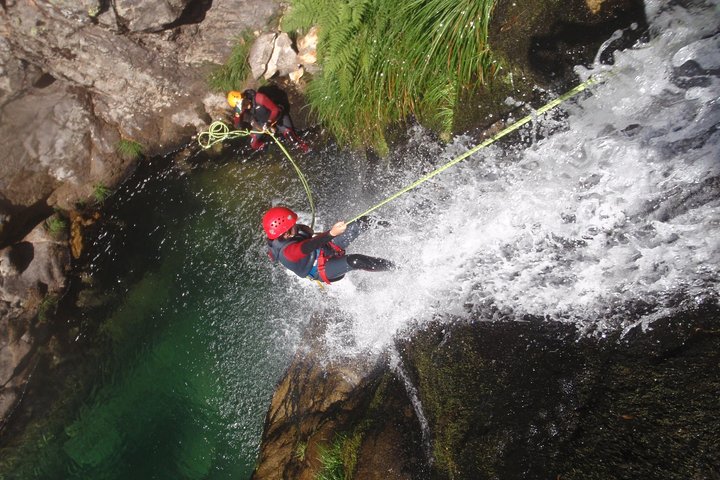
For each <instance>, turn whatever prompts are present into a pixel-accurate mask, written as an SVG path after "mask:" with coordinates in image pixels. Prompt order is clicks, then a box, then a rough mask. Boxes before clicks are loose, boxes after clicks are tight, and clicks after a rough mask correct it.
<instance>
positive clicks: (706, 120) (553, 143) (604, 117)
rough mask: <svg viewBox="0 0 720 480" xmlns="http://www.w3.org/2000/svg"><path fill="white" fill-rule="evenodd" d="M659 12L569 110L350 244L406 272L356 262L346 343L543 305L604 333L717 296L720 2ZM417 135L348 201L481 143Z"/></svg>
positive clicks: (541, 312) (393, 210)
mask: <svg viewBox="0 0 720 480" xmlns="http://www.w3.org/2000/svg"><path fill="white" fill-rule="evenodd" d="M646 10H647V15H648V19H649V20H650V22H651V32H650V33H651V34H650V39H649V40H648V41H647V42H645V43H641V44H638V45H636V46H634V47H633V48H631V49H628V50H625V51H617V52H615V53H614V64H613V65H611V66H609V65H600V64H595V65H593V66H592V68H581V67H578V68H577V69H576V70H577V73H578V74H579V76H580V78H581V80H584V79H586V78H588V77H589V76H591V75H594V74H598V73H604V74H606V75H607V80H606V81H605V82H603V83H601V84H599V85H596V86H594V87H593V88H592V89H591V92H590V93H589V94H586V95H582V96H581V97H580V98H577V99H574V100H572V101H570V102H567V103H566V104H565V105H563V106H562V107H561V110H562V111H563V112H564V115H557V114H548V115H546V116H545V117H544V118H539V119H538V121H537V122H534V123H533V124H532V126H529V127H528V126H526V127H523V130H522V132H521V137H522V138H521V141H520V142H517V141H515V142H514V143H513V142H512V141H509V140H504V141H501V142H499V143H498V144H495V145H493V146H491V147H489V148H487V149H485V150H481V151H480V152H478V153H476V154H475V155H473V156H472V157H471V158H470V159H468V160H466V161H464V162H462V163H460V164H458V165H457V166H455V167H453V168H452V169H451V170H448V171H446V172H444V173H443V174H442V175H440V176H438V177H436V179H434V180H433V181H432V182H431V183H427V184H424V185H422V186H421V187H419V188H417V189H415V190H413V191H411V192H409V193H408V194H406V195H403V196H402V197H400V198H399V199H397V200H395V201H393V202H392V203H390V204H388V205H387V206H385V207H383V209H381V210H378V212H377V214H378V216H380V217H382V218H384V219H386V220H388V221H389V222H390V223H391V224H392V225H391V227H389V228H385V229H380V230H374V231H372V232H368V233H366V234H365V235H364V236H363V237H361V239H359V240H358V241H356V243H355V244H353V245H352V246H351V248H350V251H351V252H353V251H354V252H360V253H367V254H373V255H378V256H382V257H386V258H389V259H392V260H394V261H396V262H397V263H398V264H399V265H400V269H399V271H397V272H394V273H389V274H385V273H380V274H375V273H372V274H371V273H364V272H352V273H351V274H349V275H348V276H347V278H346V279H345V280H343V281H342V282H339V283H337V284H336V285H334V286H333V287H331V288H329V289H328V292H327V295H326V296H323V297H322V300H321V301H322V302H326V301H328V298H327V297H329V298H330V299H331V300H332V301H334V302H336V303H337V305H338V306H339V308H341V309H342V310H343V311H344V312H346V313H347V314H348V315H349V316H350V317H351V318H352V319H353V320H352V321H350V322H346V325H345V329H344V331H343V332H334V333H333V332H331V333H330V334H329V335H338V338H342V342H338V344H341V345H342V346H341V347H340V348H342V349H343V351H344V353H346V354H347V353H353V352H355V353H360V352H368V351H371V352H372V351H375V352H377V351H381V350H382V349H383V348H385V347H386V346H387V345H388V344H389V343H390V342H391V341H392V338H393V337H394V336H395V335H396V334H398V332H400V331H403V330H405V329H407V328H408V327H410V326H411V325H414V324H417V323H420V324H422V323H423V322H425V321H427V320H430V319H432V318H434V317H436V316H438V315H440V314H442V315H448V314H450V315H456V316H469V315H472V316H473V317H475V318H478V319H487V320H492V319H497V318H502V319H513V318H515V319H521V318H526V317H527V316H532V317H540V318H545V319H548V320H556V321H563V322H573V323H575V324H577V325H578V326H579V328H580V329H581V331H584V332H586V333H587V334H592V335H600V336H602V335H604V334H605V333H607V332H608V331H609V330H618V329H620V330H628V329H629V328H632V327H633V326H635V325H642V326H643V327H647V326H649V325H651V324H652V322H653V320H655V319H657V318H660V317H662V316H666V315H671V314H673V313H677V312H678V311H682V310H685V309H692V308H694V307H695V306H697V305H698V304H701V303H702V302H707V301H716V300H717V298H718V293H719V292H718V278H719V277H718V274H719V273H720V196H718V192H719V191H720V161H719V160H718V159H719V158H720V155H719V152H718V139H719V135H718V131H717V130H718V124H719V122H720V106H719V105H718V97H719V96H720V88H719V83H720V78H719V77H720V35H719V34H718V18H719V14H718V5H717V3H710V2H706V3H699V4H694V5H693V6H692V7H685V6H682V5H679V4H674V3H667V2H659V1H651V2H648V3H647V5H646ZM608 73H609V74H608ZM559 93H562V92H559ZM526 108H527V111H530V106H526ZM524 114H525V113H523V115H524ZM413 134H414V137H413V139H412V140H411V145H410V146H409V147H408V153H406V154H405V155H404V156H403V158H402V159H401V162H400V163H402V165H401V168H397V166H396V165H393V166H392V167H388V168H386V171H385V172H384V173H383V175H382V177H383V178H382V179H380V180H379V181H378V183H377V184H376V185H374V186H373V187H374V188H375V190H378V191H379V192H380V194H377V195H374V196H371V195H369V194H368V193H367V192H363V191H359V190H360V189H359V187H358V188H357V190H356V191H355V192H354V195H351V196H352V197H353V201H354V205H355V206H354V207H353V206H352V205H351V206H348V210H352V209H353V208H354V209H355V210H357V208H358V207H357V206H356V205H358V204H372V203H374V201H376V199H377V198H383V196H387V195H389V194H391V193H393V192H395V191H397V190H399V189H400V188H401V187H402V186H404V185H407V184H409V183H411V182H412V181H414V180H415V179H416V178H417V177H418V175H420V174H422V173H426V172H427V171H429V170H430V169H433V168H436V167H437V166H439V165H441V164H443V163H445V162H447V161H448V160H450V159H452V158H455V157H456V156H457V155H459V154H460V153H462V152H464V151H466V150H468V149H469V148H471V147H472V146H473V145H472V144H471V141H470V139H469V138H468V137H465V136H459V137H457V138H455V139H454V140H453V141H452V142H451V143H450V144H448V145H444V146H442V145H439V144H436V143H433V142H432V141H431V140H429V139H428V136H427V134H426V133H425V132H424V131H423V130H422V129H421V128H419V127H418V128H416V129H415V130H414V132H413ZM528 144H529V146H527V145H528ZM409 152H412V153H409ZM344 188H345V187H344ZM348 188H349V187H348ZM343 194H347V192H346V191H343ZM369 197H372V198H369ZM352 213H357V212H356V211H354V210H353V211H351V212H350V214H352ZM348 336H352V337H353V339H354V341H353V342H352V345H351V346H348V341H347V337H348ZM335 340H336V339H334V338H331V337H329V338H328V342H329V343H331V344H332V343H333V342H334V341H335ZM349 350H352V352H350V351H349Z"/></svg>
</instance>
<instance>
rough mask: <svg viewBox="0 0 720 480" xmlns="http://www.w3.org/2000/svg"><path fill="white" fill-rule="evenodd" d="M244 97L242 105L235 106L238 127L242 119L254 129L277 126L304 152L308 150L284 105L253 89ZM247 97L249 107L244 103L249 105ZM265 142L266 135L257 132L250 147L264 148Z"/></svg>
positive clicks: (283, 134)
mask: <svg viewBox="0 0 720 480" xmlns="http://www.w3.org/2000/svg"><path fill="white" fill-rule="evenodd" d="M243 99H244V100H243V102H242V105H241V104H237V105H236V106H235V112H236V113H237V114H239V115H235V117H234V123H235V128H238V126H239V124H240V121H241V120H242V121H244V122H247V123H249V124H250V125H251V126H252V128H253V129H254V130H261V129H262V128H263V127H265V126H268V127H269V126H275V127H276V128H277V130H278V132H280V134H281V135H282V136H283V137H285V138H287V139H288V140H290V141H292V142H293V143H295V144H296V145H297V146H298V148H300V149H301V150H302V151H303V152H306V151H307V150H308V146H307V145H306V144H305V142H303V141H302V140H301V139H300V137H298V136H297V134H296V133H295V127H294V126H293V123H292V120H291V119H290V115H288V114H287V113H286V112H285V111H284V110H283V108H282V106H279V105H278V104H276V103H275V102H273V101H272V100H271V99H270V97H268V96H267V95H265V94H264V93H261V92H256V91H255V90H251V89H248V90H245V91H244V92H243ZM245 99H246V100H247V101H248V102H250V108H249V109H244V108H243V105H247V104H246V103H245ZM265 142H266V136H265V135H260V134H255V133H253V134H251V135H250V147H252V149H253V150H260V149H262V148H263V147H264V146H265Z"/></svg>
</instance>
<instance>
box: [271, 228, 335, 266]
mask: <svg viewBox="0 0 720 480" xmlns="http://www.w3.org/2000/svg"><path fill="white" fill-rule="evenodd" d="M333 238H335V237H333V236H332V235H330V232H324V233H321V234H320V235H317V236H315V237H313V238H308V239H307V240H302V241H300V242H295V243H291V244H290V245H288V246H287V247H285V249H284V250H283V255H285V258H287V259H288V260H290V261H291V262H297V261H298V260H300V259H301V258H303V257H307V256H308V255H310V254H311V253H312V252H314V251H315V250H317V249H318V248H320V247H322V246H323V245H325V244H327V243H329V242H330V241H331V240H332V239H333Z"/></svg>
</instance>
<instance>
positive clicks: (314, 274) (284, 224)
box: [262, 206, 395, 284]
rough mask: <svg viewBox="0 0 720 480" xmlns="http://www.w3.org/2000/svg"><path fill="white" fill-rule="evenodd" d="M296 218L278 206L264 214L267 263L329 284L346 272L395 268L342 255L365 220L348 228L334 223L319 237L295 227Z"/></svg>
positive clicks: (378, 260)
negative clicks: (268, 258)
mask: <svg viewBox="0 0 720 480" xmlns="http://www.w3.org/2000/svg"><path fill="white" fill-rule="evenodd" d="M297 218H298V216H297V214H296V213H295V212H293V211H292V210H290V209H289V208H287V207H282V206H278V207H273V208H271V209H270V210H268V211H267V212H265V215H263V219H262V224H263V229H264V230H265V233H266V235H267V238H268V256H269V257H270V259H271V260H272V261H277V262H280V263H281V264H282V265H283V266H284V267H286V268H287V269H288V270H290V271H292V272H294V273H295V274H297V275H298V276H300V277H308V278H310V279H312V280H322V281H323V282H325V283H327V284H329V283H331V282H336V281H338V280H340V279H342V278H343V277H344V276H345V274H346V273H347V272H349V271H350V270H366V271H371V272H382V271H387V270H391V269H394V268H395V264H394V263H393V262H391V261H389V260H385V259H383V258H376V257H369V256H367V255H360V254H351V255H346V254H345V249H346V248H347V247H348V245H349V244H350V242H352V241H353V240H355V239H356V238H357V236H358V235H360V233H362V232H363V231H365V230H366V229H367V228H368V227H369V226H370V224H371V221H370V219H369V217H363V218H361V219H358V221H356V222H353V223H352V224H351V225H350V226H348V225H347V224H346V223H345V222H337V223H336V224H335V225H333V226H332V228H331V229H330V230H328V231H327V232H322V233H320V234H315V232H313V230H312V229H311V228H310V227H309V226H307V225H302V224H299V223H297ZM379 223H380V222H378V224H379Z"/></svg>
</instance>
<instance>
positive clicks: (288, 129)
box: [275, 113, 310, 153]
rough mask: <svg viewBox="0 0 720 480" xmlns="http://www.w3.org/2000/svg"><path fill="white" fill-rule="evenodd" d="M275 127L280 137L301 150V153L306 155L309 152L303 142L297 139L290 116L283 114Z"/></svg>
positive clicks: (308, 148)
mask: <svg viewBox="0 0 720 480" xmlns="http://www.w3.org/2000/svg"><path fill="white" fill-rule="evenodd" d="M275 126H276V127H277V130H278V132H280V135H282V136H283V137H284V138H285V139H286V140H288V141H289V142H290V143H292V144H294V145H295V146H296V147H298V148H299V149H300V150H302V152H303V153H307V152H308V151H309V150H310V147H308V145H307V144H306V143H305V142H303V141H302V139H301V138H300V137H298V135H297V133H295V127H294V126H293V123H292V120H291V119H290V115H288V114H287V113H286V114H284V115H283V116H282V117H281V118H280V121H279V122H277V124H276V125H275Z"/></svg>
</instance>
